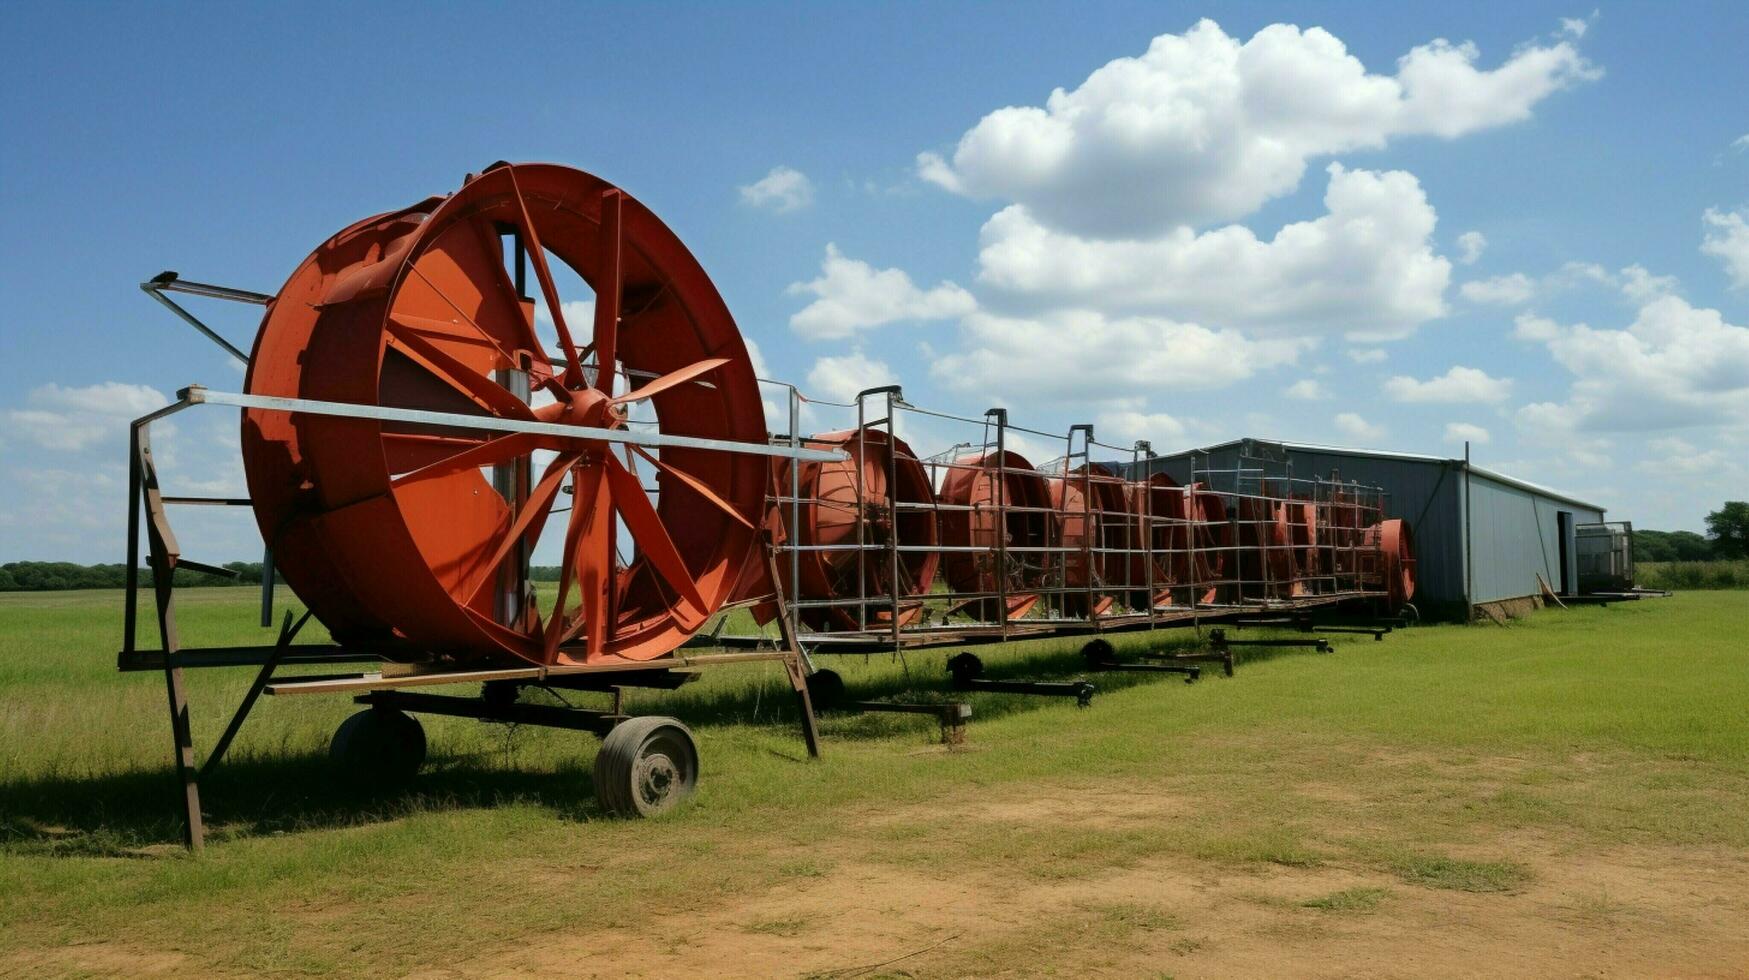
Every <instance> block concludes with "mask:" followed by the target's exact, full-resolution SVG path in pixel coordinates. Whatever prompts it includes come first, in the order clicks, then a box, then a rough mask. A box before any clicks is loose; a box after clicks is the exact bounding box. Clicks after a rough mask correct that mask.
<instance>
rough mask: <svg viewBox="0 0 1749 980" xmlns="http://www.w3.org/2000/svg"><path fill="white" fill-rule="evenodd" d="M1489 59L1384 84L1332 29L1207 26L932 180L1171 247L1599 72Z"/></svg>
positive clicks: (1413, 63) (999, 133)
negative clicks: (1314, 175) (1334, 167)
mask: <svg viewBox="0 0 1749 980" xmlns="http://www.w3.org/2000/svg"><path fill="white" fill-rule="evenodd" d="M1479 56H1480V52H1479V51H1478V50H1477V48H1476V47H1475V45H1473V44H1470V43H1463V44H1453V43H1451V42H1449V41H1446V40H1444V39H1436V40H1434V41H1432V42H1430V43H1428V44H1424V45H1421V46H1419V47H1416V48H1413V49H1411V50H1410V51H1409V52H1408V53H1407V54H1405V55H1403V56H1402V57H1401V58H1399V59H1398V61H1397V65H1396V68H1397V71H1396V74H1394V75H1379V74H1373V73H1370V72H1368V71H1367V69H1366V67H1365V66H1364V65H1363V64H1361V62H1360V60H1359V59H1358V58H1356V57H1354V56H1353V55H1352V54H1350V53H1349V52H1348V49H1347V48H1346V46H1344V44H1343V42H1342V41H1341V40H1340V39H1338V38H1337V37H1335V36H1334V35H1332V34H1330V33H1329V32H1328V31H1325V30H1323V29H1322V28H1316V27H1314V28H1310V29H1306V30H1301V29H1300V28H1298V27H1296V26H1293V25H1291V24H1272V25H1270V26H1268V27H1265V28H1263V29H1262V30H1260V31H1258V32H1257V34H1256V35H1254V36H1253V37H1252V38H1251V39H1250V40H1249V41H1244V42H1241V41H1240V40H1238V39H1237V38H1234V37H1230V36H1229V35H1227V33H1226V32H1224V31H1223V30H1221V28H1220V26H1219V25H1217V24H1215V23H1214V22H1213V21H1210V20H1204V21H1201V22H1199V23H1198V24H1197V25H1196V26H1194V27H1192V28H1191V29H1190V30H1188V31H1186V32H1184V33H1183V34H1162V35H1160V36H1158V37H1156V38H1154V40H1153V42H1152V43H1150V44H1149V46H1148V50H1147V51H1146V52H1145V53H1144V54H1142V55H1140V56H1139V57H1131V58H1118V59H1116V60H1114V61H1111V62H1109V63H1107V64H1106V65H1104V66H1103V67H1101V68H1099V69H1097V70H1096V71H1094V72H1093V73H1092V74H1091V75H1089V76H1088V77H1087V79H1086V80H1085V81H1083V82H1082V83H1081V84H1080V85H1079V86H1078V87H1076V88H1074V89H1072V90H1066V89H1062V88H1059V89H1056V90H1055V91H1053V92H1052V93H1051V95H1050V97H1049V98H1048V99H1046V101H1045V104H1044V105H1043V106H1009V107H1007V108H1003V109H998V110H996V111H995V112H992V113H990V114H989V115H987V116H985V117H984V118H983V119H982V120H980V121H979V122H978V123H977V125H975V126H973V127H972V128H971V129H970V130H968V131H967V132H966V133H965V134H964V135H963V136H962V137H961V138H960V140H959V143H958V145H957V146H956V147H955V149H954V151H953V154H952V157H951V159H944V158H942V157H941V156H939V155H937V154H933V153H924V154H920V155H919V157H918V171H919V173H920V175H921V176H922V177H923V178H924V179H925V180H928V181H931V182H933V183H935V184H938V185H940V186H942V187H944V188H946V189H948V190H950V191H953V192H956V193H960V194H966V195H969V196H973V197H991V198H1001V199H1006V200H1010V201H1014V202H1017V203H1020V204H1024V205H1026V206H1027V208H1028V210H1030V211H1031V212H1032V213H1033V214H1034V215H1036V216H1037V217H1038V220H1040V221H1041V222H1043V223H1045V224H1048V225H1051V226H1053V227H1057V228H1063V229H1067V230H1071V231H1075V232H1078V233H1082V234H1095V235H1101V236H1125V235H1147V234H1157V233H1159V232H1161V231H1163V230H1165V229H1167V228H1170V227H1173V226H1175V225H1180V224H1188V225H1203V224H1207V223H1210V222H1215V221H1225V220H1232V219H1234V218H1239V217H1243V216H1244V215H1247V214H1250V213H1252V212H1253V211H1255V210H1257V208H1259V207H1260V206H1261V205H1262V204H1263V203H1264V202H1266V201H1268V200H1270V199H1272V198H1275V197H1280V196H1282V195H1284V194H1287V193H1290V192H1291V191H1293V190H1294V188H1295V187H1297V186H1298V185H1299V182H1300V178H1301V176H1302V175H1303V174H1304V172H1305V169H1306V166H1307V162H1308V160H1310V159H1311V158H1314V157H1318V156H1328V155H1330V154H1335V153H1342V152H1347V151H1351V150H1358V149H1376V148H1379V147H1382V146H1384V145H1385V144H1386V143H1387V142H1388V141H1389V140H1390V139H1391V138H1393V137H1396V136H1403V135H1410V134H1431V135H1435V136H1440V137H1445V138H1452V137H1457V136H1461V135H1463V134H1465V133H1470V132H1474V131H1477V130H1481V129H1487V128H1490V127H1494V126H1500V125H1505V124H1508V123H1514V122H1519V121H1521V120H1524V119H1527V118H1529V117H1530V115H1531V111H1532V109H1533V108H1534V107H1535V106H1536V105H1537V103H1539V102H1541V101H1542V100H1543V99H1545V98H1547V97H1548V96H1549V95H1550V94H1552V93H1554V92H1556V91H1558V90H1560V89H1562V88H1565V87H1568V86H1570V85H1573V84H1575V83H1578V82H1581V81H1585V80H1588V79H1592V78H1596V77H1598V75H1599V74H1600V72H1599V71H1598V70H1597V69H1596V68H1594V67H1593V66H1592V65H1591V64H1590V63H1589V62H1587V61H1586V59H1585V58H1584V57H1583V56H1582V55H1581V54H1580V53H1579V51H1578V49H1577V48H1576V47H1575V46H1574V44H1573V43H1572V41H1571V40H1561V41H1558V42H1556V43H1553V44H1547V45H1541V44H1527V45H1523V46H1521V47H1519V48H1518V49H1517V50H1516V51H1515V52H1514V53H1513V54H1512V55H1511V57H1510V58H1508V59H1507V60H1506V61H1505V62H1503V63H1502V64H1500V65H1499V66H1498V67H1495V68H1492V69H1482V68H1478V67H1477V61H1478V58H1479Z"/></svg>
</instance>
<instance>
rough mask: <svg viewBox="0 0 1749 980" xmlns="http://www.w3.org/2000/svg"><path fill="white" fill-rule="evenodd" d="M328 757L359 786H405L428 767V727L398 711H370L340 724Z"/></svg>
mask: <svg viewBox="0 0 1749 980" xmlns="http://www.w3.org/2000/svg"><path fill="white" fill-rule="evenodd" d="M328 758H330V759H332V760H333V761H334V762H335V763H336V764H338V765H339V767H340V769H341V772H342V773H343V774H344V775H345V777H346V778H347V779H349V780H351V781H352V782H353V783H355V784H356V785H358V786H361V787H383V786H388V787H394V786H404V785H406V784H407V783H409V782H411V781H412V779H413V777H414V775H415V774H417V773H418V772H419V767H420V766H422V765H424V764H425V727H424V726H423V725H420V724H419V721H418V719H416V718H414V717H412V716H411V715H409V714H407V713H406V712H403V711H399V710H396V709H394V708H382V707H371V708H366V709H364V710H363V711H360V712H359V713H357V714H355V715H353V716H352V717H350V718H348V719H346V720H345V721H343V722H341V723H340V727H339V728H338V729H336V730H335V732H334V739H333V741H332V742H330V743H329V745H328Z"/></svg>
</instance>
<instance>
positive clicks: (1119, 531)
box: [1050, 463, 1139, 617]
mask: <svg viewBox="0 0 1749 980" xmlns="http://www.w3.org/2000/svg"><path fill="white" fill-rule="evenodd" d="M1125 487H1126V483H1125V481H1124V480H1122V479H1120V478H1119V477H1118V476H1117V475H1116V474H1115V473H1113V472H1111V470H1109V469H1107V468H1106V467H1104V466H1101V465H1099V464H1098V463H1088V464H1085V465H1083V466H1081V467H1080V468H1079V469H1077V470H1076V471H1075V472H1074V473H1072V474H1070V475H1069V476H1067V477H1057V478H1055V479H1053V480H1051V481H1050V491H1051V506H1052V507H1055V508H1056V510H1057V522H1058V527H1059V528H1061V539H1060V543H1061V545H1062V546H1063V547H1064V548H1068V549H1070V550H1069V551H1066V552H1064V553H1063V559H1062V560H1063V585H1064V587H1065V588H1068V589H1072V590H1074V589H1079V590H1086V591H1081V592H1074V591H1071V592H1066V593H1064V594H1063V596H1062V600H1061V603H1060V604H1061V607H1062V609H1061V611H1062V612H1063V614H1064V615H1068V616H1083V617H1084V616H1088V615H1093V616H1103V615H1104V614H1105V613H1106V612H1107V611H1108V610H1110V609H1111V607H1112V605H1113V604H1114V603H1115V602H1116V601H1117V597H1118V592H1117V589H1116V587H1117V586H1119V585H1121V584H1122V583H1123V582H1124V575H1125V570H1126V567H1127V564H1128V563H1127V562H1126V561H1125V557H1126V556H1125V555H1122V554H1113V553H1112V552H1114V551H1122V550H1124V549H1127V548H1129V547H1130V546H1131V545H1130V542H1131V541H1132V540H1133V539H1134V537H1135V535H1136V534H1137V533H1139V532H1138V529H1137V528H1135V527H1133V526H1132V524H1133V521H1132V517H1131V513H1130V507H1129V502H1128V499H1127V495H1126V494H1125V492H1124V490H1125ZM1089 593H1091V597H1092V598H1091V602H1090V601H1089Z"/></svg>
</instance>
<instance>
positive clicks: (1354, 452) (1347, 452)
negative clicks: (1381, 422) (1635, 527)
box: [1166, 438, 1604, 514]
mask: <svg viewBox="0 0 1749 980" xmlns="http://www.w3.org/2000/svg"><path fill="white" fill-rule="evenodd" d="M1246 443H1253V444H1260V445H1266V446H1278V447H1280V448H1281V449H1284V450H1288V449H1294V450H1299V451H1301V452H1308V453H1323V454H1325V455H1330V456H1365V457H1368V458H1371V459H1396V460H1403V461H1405V462H1411V463H1437V464H1439V465H1442V466H1453V465H1455V466H1460V467H1461V466H1464V465H1465V463H1464V461H1463V460H1461V459H1453V458H1450V457H1447V456H1430V455H1427V454H1426V453H1405V452H1398V451H1396V450H1391V449H1361V448H1356V447H1353V446H1327V445H1321V444H1318V443H1311V442H1283V441H1280V440H1274V439H1253V438H1244V439H1230V440H1228V441H1226V442H1221V443H1216V444H1214V445H1212V446H1204V447H1201V448H1197V449H1182V450H1179V451H1178V452H1175V453H1167V454H1166V458H1170V457H1173V456H1188V455H1190V454H1191V453H1211V452H1214V451H1216V450H1220V449H1233V448H1237V447H1240V446H1243V445H1245V444H1246ZM1468 465H1469V468H1470V472H1471V473H1474V474H1476V475H1477V476H1481V477H1486V478H1487V479H1490V480H1493V481H1495V482H1497V483H1504V484H1506V485H1507V486H1509V487H1517V488H1518V489H1520V490H1528V491H1530V492H1531V493H1535V494H1540V495H1542V496H1544V497H1548V498H1550V499H1551V500H1559V501H1563V502H1565V503H1569V504H1573V505H1574V506H1577V507H1583V508H1585V509H1586V510H1594V511H1597V512H1598V513H1599V514H1601V513H1603V512H1604V508H1603V507H1602V506H1600V505H1598V504H1594V503H1591V502H1590V501H1587V500H1581V499H1579V498H1578V497H1575V496H1572V495H1571V494H1566V493H1562V492H1561V491H1559V490H1555V489H1552V488H1549V487H1545V486H1543V485H1542V484H1540V483H1532V482H1530V481H1529V480H1520V479H1519V478H1517V477H1515V476H1507V475H1506V474H1505V473H1499V472H1496V471H1494V470H1490V469H1485V468H1483V467H1480V466H1477V465H1476V464H1474V463H1470V464H1468Z"/></svg>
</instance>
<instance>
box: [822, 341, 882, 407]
mask: <svg viewBox="0 0 1749 980" xmlns="http://www.w3.org/2000/svg"><path fill="white" fill-rule="evenodd" d="M898 383H899V377H898V375H896V374H894V373H893V369H892V368H890V367H888V366H887V364H886V362H885V361H878V360H875V359H873V358H870V357H868V356H866V355H864V354H863V352H862V351H855V352H853V353H850V354H845V355H842V356H839V357H822V358H820V359H819V360H817V361H815V362H814V366H813V368H811V369H810V370H809V371H808V389H807V392H806V393H807V394H808V395H809V396H810V397H817V398H824V399H827V400H829V401H835V402H840V403H849V402H853V401H855V400H856V393H857V392H859V391H866V390H868V389H869V388H878V387H880V386H882V385H890V384H898Z"/></svg>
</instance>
